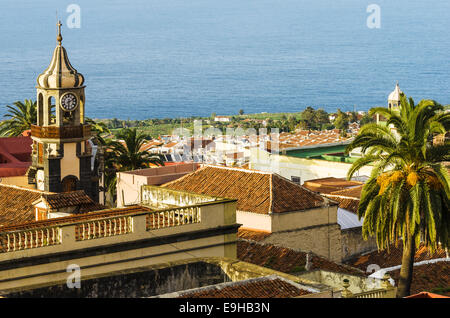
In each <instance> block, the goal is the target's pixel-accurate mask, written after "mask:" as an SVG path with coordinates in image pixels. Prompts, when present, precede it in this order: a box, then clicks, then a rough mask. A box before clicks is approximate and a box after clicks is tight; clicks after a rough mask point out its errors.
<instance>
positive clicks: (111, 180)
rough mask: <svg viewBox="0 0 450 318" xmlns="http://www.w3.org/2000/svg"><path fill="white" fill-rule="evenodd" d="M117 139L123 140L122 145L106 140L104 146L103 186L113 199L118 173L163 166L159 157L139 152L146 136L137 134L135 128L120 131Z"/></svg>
mask: <svg viewBox="0 0 450 318" xmlns="http://www.w3.org/2000/svg"><path fill="white" fill-rule="evenodd" d="M117 137H118V138H120V139H123V141H124V143H121V142H119V141H112V140H108V141H107V142H106V145H105V147H106V151H105V184H106V188H107V189H108V192H109V193H110V194H111V196H112V197H113V198H114V197H115V195H116V193H115V191H116V183H117V179H116V173H117V172H118V171H130V170H136V169H142V168H148V167H149V166H150V164H156V165H158V166H164V162H163V161H162V160H161V158H160V157H159V156H157V155H151V154H149V153H148V152H146V151H141V150H140V149H141V147H142V145H143V144H144V142H145V140H146V139H147V138H148V136H147V135H145V134H140V133H138V132H137V129H136V128H125V129H122V130H121V131H120V132H119V133H118V134H117Z"/></svg>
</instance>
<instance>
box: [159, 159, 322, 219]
mask: <svg viewBox="0 0 450 318" xmlns="http://www.w3.org/2000/svg"><path fill="white" fill-rule="evenodd" d="M163 187H168V188H171V189H175V190H183V191H188V192H194V193H199V194H206V195H211V196H216V197H222V198H229V199H237V200H238V202H237V209H238V210H240V211H247V212H254V213H261V214H268V213H271V212H272V213H281V212H289V211H300V210H306V209H311V208H316V207H320V206H323V205H325V204H326V202H327V199H325V198H323V197H322V196H320V195H318V194H316V193H313V192H311V191H309V190H307V189H305V188H303V187H302V186H300V185H298V184H295V183H293V182H291V181H289V180H287V179H285V178H283V177H281V176H280V175H277V174H274V173H268V172H261V171H256V170H246V169H237V168H228V167H218V166H217V167H216V166H205V167H203V168H201V169H199V170H197V171H195V172H193V173H190V174H188V175H185V176H183V177H181V178H180V179H177V180H175V181H172V182H169V183H167V184H165V185H163Z"/></svg>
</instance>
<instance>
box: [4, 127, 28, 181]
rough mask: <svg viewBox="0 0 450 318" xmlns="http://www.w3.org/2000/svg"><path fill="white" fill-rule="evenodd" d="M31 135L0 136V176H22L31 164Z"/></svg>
mask: <svg viewBox="0 0 450 318" xmlns="http://www.w3.org/2000/svg"><path fill="white" fill-rule="evenodd" d="M32 143H33V141H32V140H31V137H29V136H28V137H22V136H21V137H7V138H0V177H14V176H23V175H25V173H26V172H27V169H28V167H29V166H30V165H31V144H32Z"/></svg>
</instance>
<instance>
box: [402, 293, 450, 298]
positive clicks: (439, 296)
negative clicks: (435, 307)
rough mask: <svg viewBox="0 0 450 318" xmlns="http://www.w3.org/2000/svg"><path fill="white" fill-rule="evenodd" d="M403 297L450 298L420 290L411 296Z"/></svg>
mask: <svg viewBox="0 0 450 318" xmlns="http://www.w3.org/2000/svg"><path fill="white" fill-rule="evenodd" d="M405 298H450V297H448V296H442V295H439V294H433V293H428V292H421V293H418V294H414V295H411V296H406V297H405Z"/></svg>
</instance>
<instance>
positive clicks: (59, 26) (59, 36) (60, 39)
mask: <svg viewBox="0 0 450 318" xmlns="http://www.w3.org/2000/svg"><path fill="white" fill-rule="evenodd" d="M56 25H57V26H58V36H57V37H56V41H58V42H59V46H61V41H62V39H63V38H62V36H61V26H62V23H61V21H60V20H58V23H57V24H56Z"/></svg>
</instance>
